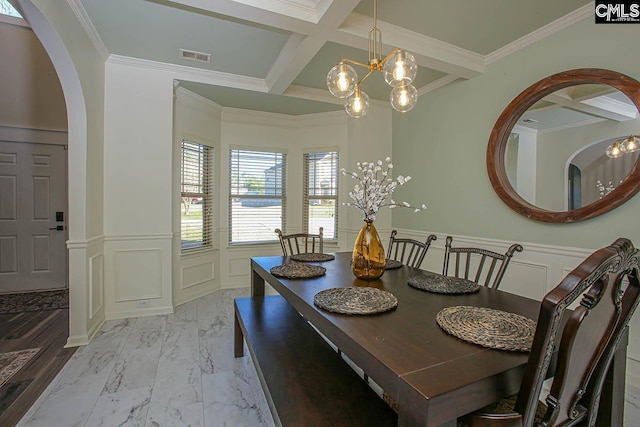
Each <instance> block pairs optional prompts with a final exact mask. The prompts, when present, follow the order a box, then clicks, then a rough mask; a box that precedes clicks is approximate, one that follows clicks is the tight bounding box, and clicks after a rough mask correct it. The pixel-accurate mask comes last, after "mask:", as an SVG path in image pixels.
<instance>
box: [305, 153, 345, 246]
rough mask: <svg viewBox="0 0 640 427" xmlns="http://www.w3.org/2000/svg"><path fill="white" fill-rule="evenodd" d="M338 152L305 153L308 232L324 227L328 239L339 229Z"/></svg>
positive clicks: (333, 237)
mask: <svg viewBox="0 0 640 427" xmlns="http://www.w3.org/2000/svg"><path fill="white" fill-rule="evenodd" d="M338 173H339V171H338V152H337V151H326V152H321V153H306V154H305V155H304V178H303V179H304V183H303V191H304V195H303V203H304V206H303V224H304V227H305V230H304V231H305V232H306V233H312V234H317V232H318V229H319V228H320V227H323V228H324V231H323V233H324V238H325V239H336V238H337V237H338V236H337V232H338Z"/></svg>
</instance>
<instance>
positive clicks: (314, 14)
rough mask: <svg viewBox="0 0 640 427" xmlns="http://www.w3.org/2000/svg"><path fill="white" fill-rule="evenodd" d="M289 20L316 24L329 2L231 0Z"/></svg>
mask: <svg viewBox="0 0 640 427" xmlns="http://www.w3.org/2000/svg"><path fill="white" fill-rule="evenodd" d="M232 1H233V2H236V3H240V4H244V5H246V6H251V7H255V8H258V9H263V10H266V11H269V12H274V13H277V14H280V15H285V16H288V17H290V18H294V19H300V20H302V21H307V22H311V23H313V24H317V23H318V22H319V21H320V18H322V15H323V13H324V12H325V11H326V10H327V9H328V8H329V6H330V5H331V3H332V1H331V0H316V1H314V0H232Z"/></svg>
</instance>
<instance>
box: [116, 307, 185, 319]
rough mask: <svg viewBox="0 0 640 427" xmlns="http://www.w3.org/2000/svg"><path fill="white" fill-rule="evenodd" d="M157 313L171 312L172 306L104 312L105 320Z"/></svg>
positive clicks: (154, 314)
mask: <svg viewBox="0 0 640 427" xmlns="http://www.w3.org/2000/svg"><path fill="white" fill-rule="evenodd" d="M158 314H173V307H172V306H165V307H150V308H144V309H139V310H126V311H118V312H113V313H105V319H106V320H120V319H128V318H130V317H147V316H156V315H158Z"/></svg>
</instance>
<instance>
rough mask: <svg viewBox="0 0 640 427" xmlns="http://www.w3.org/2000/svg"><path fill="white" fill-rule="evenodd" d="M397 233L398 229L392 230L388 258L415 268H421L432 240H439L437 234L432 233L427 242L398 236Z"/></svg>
mask: <svg viewBox="0 0 640 427" xmlns="http://www.w3.org/2000/svg"><path fill="white" fill-rule="evenodd" d="M397 234H398V231H397V230H393V231H391V237H390V239H389V248H388V250H387V257H386V258H387V259H392V260H395V261H399V262H401V263H402V264H405V265H408V266H410V267H413V268H420V265H421V264H422V261H423V260H424V256H425V255H426V254H427V251H428V250H429V246H431V242H433V241H434V240H437V237H436V235H435V234H431V235H429V237H427V240H426V241H425V242H420V241H418V240H414V239H408V238H399V237H396V236H397Z"/></svg>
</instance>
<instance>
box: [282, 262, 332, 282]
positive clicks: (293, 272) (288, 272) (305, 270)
mask: <svg viewBox="0 0 640 427" xmlns="http://www.w3.org/2000/svg"><path fill="white" fill-rule="evenodd" d="M270 271H271V274H273V275H274V276H277V277H284V278H285V279H308V278H311V277H318V276H323V275H324V273H325V272H326V271H327V269H326V268H324V267H320V266H319V265H311V264H300V263H293V264H282V265H277V266H275V267H271V270H270Z"/></svg>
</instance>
